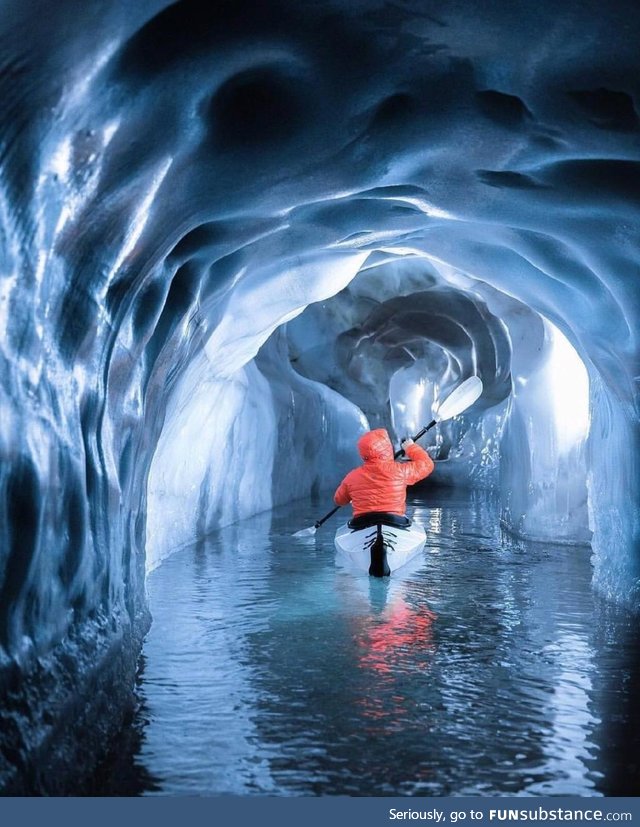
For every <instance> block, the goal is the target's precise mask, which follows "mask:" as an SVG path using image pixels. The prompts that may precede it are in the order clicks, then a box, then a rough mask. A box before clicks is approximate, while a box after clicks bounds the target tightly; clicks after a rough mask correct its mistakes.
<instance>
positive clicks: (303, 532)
mask: <svg viewBox="0 0 640 827" xmlns="http://www.w3.org/2000/svg"><path fill="white" fill-rule="evenodd" d="M316 531H317V528H316V527H315V526H314V525H312V526H309V528H302V529H300V531H296V533H295V534H294V535H293V536H294V537H313V535H314V534H315V533H316Z"/></svg>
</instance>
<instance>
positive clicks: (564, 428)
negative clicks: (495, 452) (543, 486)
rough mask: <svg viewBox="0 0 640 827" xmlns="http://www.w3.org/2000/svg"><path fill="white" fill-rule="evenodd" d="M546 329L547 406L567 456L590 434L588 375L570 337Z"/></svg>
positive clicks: (551, 326) (552, 327) (552, 328)
mask: <svg viewBox="0 0 640 827" xmlns="http://www.w3.org/2000/svg"><path fill="white" fill-rule="evenodd" d="M545 328H546V331H547V336H548V339H549V341H550V343H551V353H550V356H549V361H548V363H547V365H548V378H547V381H548V386H549V397H548V402H549V405H550V406H551V407H552V409H553V413H554V416H553V419H554V424H555V428H556V438H557V441H558V450H559V451H562V452H566V451H568V450H570V449H571V448H572V447H573V446H574V445H576V443H578V442H580V441H582V440H584V439H585V438H586V436H587V434H588V432H589V375H588V373H587V370H586V368H585V366H584V363H583V362H582V360H581V359H580V357H579V356H578V354H577V353H576V351H575V349H574V348H573V346H572V345H571V343H570V342H569V340H568V339H567V337H566V336H565V335H564V334H563V333H562V332H561V331H560V330H559V329H558V328H557V327H556V326H555V325H553V324H551V323H550V322H548V321H545Z"/></svg>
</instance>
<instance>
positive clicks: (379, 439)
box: [358, 428, 393, 461]
mask: <svg viewBox="0 0 640 827" xmlns="http://www.w3.org/2000/svg"><path fill="white" fill-rule="evenodd" d="M358 451H359V452H360V456H361V457H362V459H363V460H365V461H366V460H393V445H392V444H391V440H390V439H389V434H388V433H387V432H386V430H385V429H384V428H376V430H375V431H368V432H367V433H366V434H363V436H361V437H360V439H359V440H358Z"/></svg>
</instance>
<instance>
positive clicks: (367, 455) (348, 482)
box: [333, 428, 435, 528]
mask: <svg viewBox="0 0 640 827" xmlns="http://www.w3.org/2000/svg"><path fill="white" fill-rule="evenodd" d="M402 449H403V451H404V452H405V455H406V456H407V457H409V460H410V462H396V461H395V460H394V458H393V445H392V444H391V440H390V439H389V434H388V433H387V432H386V430H385V429H384V428H377V429H376V430H375V431H368V432H367V433H366V434H364V435H363V436H361V437H360V439H359V440H358V451H359V453H360V456H361V457H362V459H363V460H364V465H361V466H360V467H359V468H354V469H353V471H349V473H348V474H347V476H346V477H345V478H344V479H343V480H342V482H341V483H340V485H339V486H338V488H337V490H336V493H335V494H334V497H333V499H334V501H335V503H336V504H337V505H348V504H349V503H351V505H352V507H353V520H352V521H351V522H350V525H351V527H352V528H358V527H359V525H358V523H359V522H366V517H365V515H369V514H380V513H385V514H394V515H396V516H397V517H399V518H403V517H404V518H405V520H406V523H405V524H408V523H409V521H408V520H407V519H406V517H405V511H406V504H407V485H413V484H414V483H416V482H418V481H419V480H423V479H425V477H428V476H429V474H430V473H431V472H432V471H433V469H434V467H435V465H434V462H433V460H432V459H431V457H430V456H429V454H427V452H426V451H425V450H424V448H421V447H420V446H419V445H416V444H415V442H414V441H413V440H412V439H407V440H405V441H404V442H403V443H402ZM358 518H360V520H359V519H358ZM400 524H402V523H400Z"/></svg>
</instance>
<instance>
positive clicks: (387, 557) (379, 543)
mask: <svg viewBox="0 0 640 827" xmlns="http://www.w3.org/2000/svg"><path fill="white" fill-rule="evenodd" d="M426 540H427V535H426V534H425V531H424V528H422V526H420V525H416V524H415V523H412V524H410V525H408V526H392V525H385V524H382V523H378V524H376V525H370V526H367V527H366V528H359V529H353V528H349V525H348V523H345V524H344V525H342V526H340V528H339V529H338V530H337V531H336V536H335V544H336V551H337V552H338V557H339V558H340V560H339V562H340V563H343V564H346V565H348V566H349V567H350V568H354V569H356V570H357V571H361V572H366V573H368V574H371V575H373V576H374V577H386V576H387V575H389V574H391V572H392V571H395V570H396V569H399V568H400V567H401V566H404V565H405V563H408V562H409V560H412V559H413V558H414V557H415V556H416V555H417V554H419V553H420V552H421V551H422V549H423V548H424V544H425V543H426Z"/></svg>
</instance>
